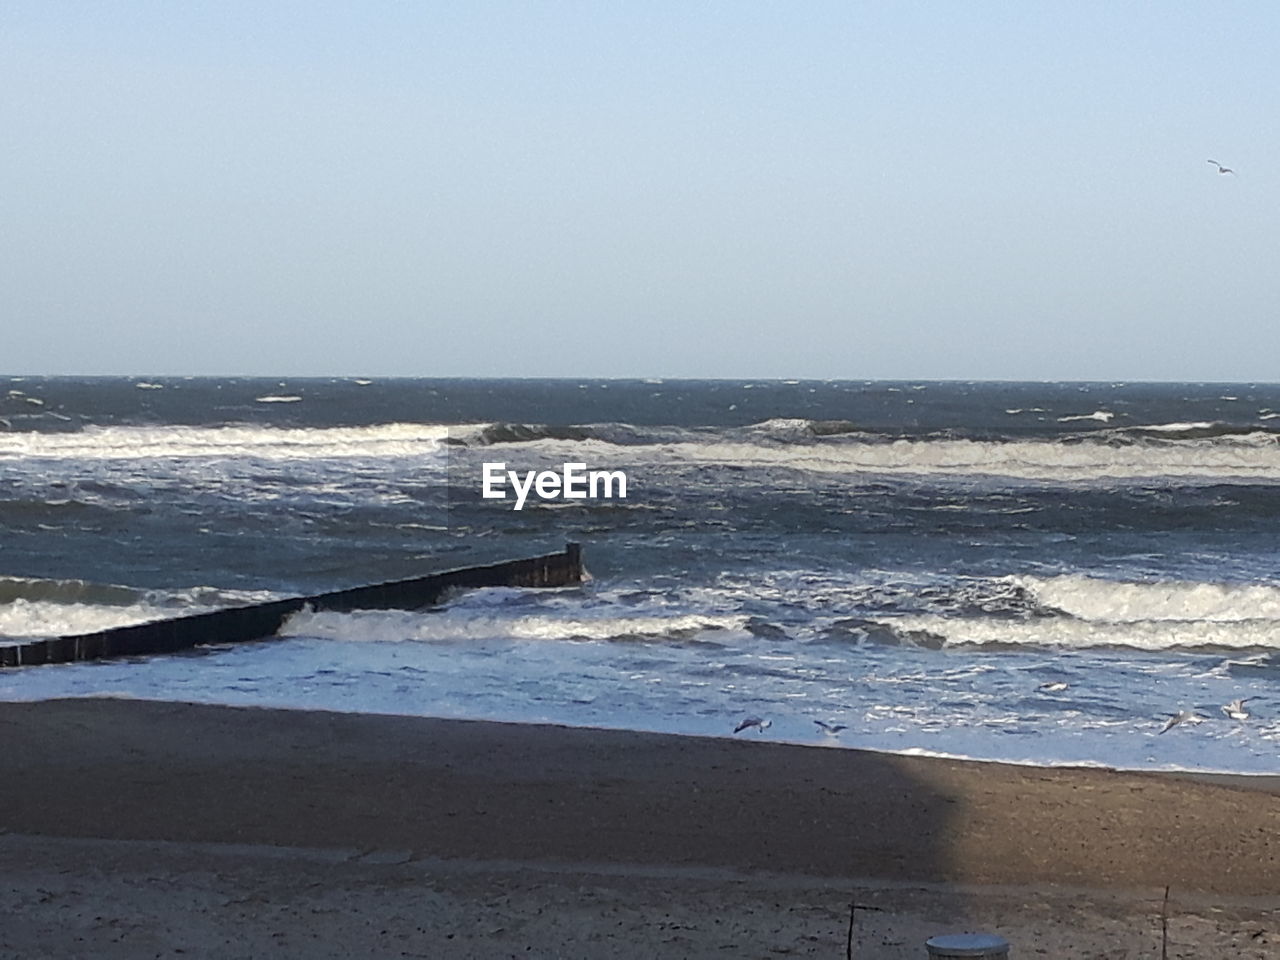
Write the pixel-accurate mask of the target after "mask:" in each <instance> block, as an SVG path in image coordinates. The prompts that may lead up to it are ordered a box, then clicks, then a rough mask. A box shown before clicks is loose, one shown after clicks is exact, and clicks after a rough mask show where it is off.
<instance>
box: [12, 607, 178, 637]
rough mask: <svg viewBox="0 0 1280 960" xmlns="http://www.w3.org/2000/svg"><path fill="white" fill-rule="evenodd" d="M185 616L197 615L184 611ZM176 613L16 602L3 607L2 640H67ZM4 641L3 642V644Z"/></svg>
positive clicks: (146, 608)
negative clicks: (51, 638) (73, 636)
mask: <svg viewBox="0 0 1280 960" xmlns="http://www.w3.org/2000/svg"><path fill="white" fill-rule="evenodd" d="M180 612H182V613H186V612H195V611H180ZM174 615H175V611H174V610H172V609H167V608H165V607H158V606H154V605H152V604H148V603H137V604H130V605H129V606H105V605H99V604H86V603H53V602H49V601H47V600H21V599H19V600H14V601H13V602H12V603H6V604H0V637H8V638H11V639H15V640H16V639H18V638H30V637H64V636H72V635H75V634H80V633H95V632H97V631H98V630H109V629H111V628H112V627H124V626H128V625H129V624H133V623H146V622H147V621H149V620H164V619H166V618H168V617H172V616H174ZM2 642H3V641H0V643H2Z"/></svg>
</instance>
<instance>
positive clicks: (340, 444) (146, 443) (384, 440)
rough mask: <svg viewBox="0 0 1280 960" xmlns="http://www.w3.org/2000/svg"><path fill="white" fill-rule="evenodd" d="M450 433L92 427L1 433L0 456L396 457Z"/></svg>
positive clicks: (399, 427) (427, 429) (383, 427)
mask: <svg viewBox="0 0 1280 960" xmlns="http://www.w3.org/2000/svg"><path fill="white" fill-rule="evenodd" d="M448 434H449V427H448V426H445V425H440V424H419V423H388V424H379V425H377V426H371V427H327V428H294V429H290V428H280V427H258V426H250V425H236V426H220V427H182V426H156V427H90V428H88V429H86V430H83V431H80V432H78V433H5V434H0V457H20V458H30V459H39V460H142V459H158V458H170V457H256V458H259V459H264V460H300V459H305V460H319V459H335V458H341V457H366V456H375V457H396V456H415V455H421V454H425V453H431V452H434V451H435V450H437V449H438V448H439V446H440V443H441V441H442V440H444V439H445V438H446V437H447V436H448Z"/></svg>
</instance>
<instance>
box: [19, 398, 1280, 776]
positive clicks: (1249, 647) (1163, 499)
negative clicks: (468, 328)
mask: <svg viewBox="0 0 1280 960" xmlns="http://www.w3.org/2000/svg"><path fill="white" fill-rule="evenodd" d="M486 464H488V465H489V466H486ZM497 464H501V467H499V466H495V465H497ZM565 464H578V465H579V467H578V468H575V469H580V470H585V471H603V472H609V473H611V474H612V473H620V474H621V475H622V477H623V479H624V480H625V496H622V495H621V493H622V488H621V484H619V483H616V482H615V483H613V484H612V488H611V489H609V490H606V489H605V488H604V487H603V485H602V487H601V489H600V490H597V493H598V494H599V495H597V496H595V497H589V496H588V497H581V498H574V499H565V498H563V497H548V498H546V499H544V498H542V497H540V496H537V495H533V494H531V495H530V496H529V498H528V499H527V500H526V501H525V502H524V503H523V505H522V507H521V509H518V510H517V509H515V506H516V504H515V500H514V498H513V497H510V496H509V497H506V498H500V497H497V496H489V497H485V496H484V495H483V494H484V492H485V481H484V477H485V475H486V471H490V472H494V473H495V475H501V476H504V477H505V476H507V474H506V471H514V472H515V473H516V475H517V477H521V476H526V475H528V473H529V472H531V471H537V472H546V473H549V474H561V475H562V474H563V469H564V465H565ZM499 471H500V473H498V472H499ZM615 480H616V477H615ZM547 490H548V491H550V492H551V493H554V484H551V485H549V486H548V487H547ZM489 492H490V493H494V492H495V488H494V487H492V486H491V487H490V489H489ZM605 493H611V494H612V495H610V496H605V495H604V494H605ZM0 536H2V538H3V539H2V541H0V542H2V546H0V643H13V642H18V641H22V640H26V639H29V638H33V637H44V636H57V635H64V634H73V633H86V632H91V631H95V630H100V629H103V628H106V627H110V626H116V625H122V624H126V623H134V622H142V621H148V620H155V619H160V618H166V617H176V616H182V615H184V614H189V613H196V612H203V611H206V610H213V609H219V608H222V607H227V606H235V605H242V604H246V603H253V602H258V601H263V600H269V599H273V598H277V597H286V596H296V595H300V594H312V593H319V592H323V591H328V590H335V589H340V588H343V587H349V586H356V585H360V584H365V583H374V582H379V581H385V580H392V579H398V578H402V577H413V576H420V575H423V574H426V573H431V572H436V571H440V570H447V569H453V568H457V567H463V566H469V565H472V564H479V563H490V562H495V561H498V560H505V559H514V558H519V557H526V556H536V555H540V554H545V553H552V552H556V551H558V550H561V549H562V548H563V547H564V544H565V543H566V542H577V543H581V544H582V549H583V556H584V560H585V563H586V566H587V568H588V570H589V571H590V574H591V579H590V580H589V582H587V583H584V584H583V585H581V586H575V587H570V588H561V589H542V590H537V589H510V588H501V589H480V590H473V591H469V592H461V593H457V594H455V595H452V596H450V597H449V598H447V600H446V602H444V603H443V604H442V605H441V606H439V607H437V608H431V609H426V610H421V611H399V610H367V611H356V612H352V613H332V612H323V611H320V612H317V611H314V610H311V609H306V610H304V611H302V612H301V613H299V614H297V615H295V616H294V617H292V618H291V619H290V620H289V621H288V622H287V623H286V625H285V627H284V628H283V629H282V630H281V632H280V634H279V635H278V636H277V637H274V638H271V639H268V640H263V641H259V642H253V643H246V644H235V645H215V646H210V647H204V648H200V649H197V650H194V651H191V652H190V653H183V654H176V655H165V656H153V657H139V658H130V659H123V660H109V661H99V662H92V663H79V664H67V665H50V666H29V667H18V668H11V669H4V670H0V699H4V700H10V701H29V700H42V699H48V698H56V697H84V696H106V697H123V698H144V699H161V700H177V701H189V702H199V703H218V704H234V705H242V706H246V705H247V706H263V707H284V708H294V709H303V710H335V711H350V712H361V713H383V714H401V715H415V716H431V717H457V718H471V719H484V720H500V721H509V722H517V723H552V724H565V725H572V726H587V727H607V728H621V729H631V730H649V731H659V732H668V733H676V734H691V735H705V736H715V737H738V738H752V739H756V740H761V739H763V740H776V741H783V742H791V743H802V744H813V745H819V746H824V747H829V748H832V749H843V748H861V749H870V750H876V751H888V752H892V753H899V754H917V755H929V756H947V757H958V758H971V759H976V760H989V761H1007V762H1013V763H1023V764H1036V765H1045V766H1055V765H1089V766H1102V767H1113V768H1121V769H1131V770H1184V771H1205V772H1228V773H1237V774H1278V773H1280V385H1277V384H1253V383H1247V384H1246V383H1018V382H951V381H947V382H935V381H900V382H889V381H860V380H785V381H784V380H665V379H657V378H654V379H643V380H642V379H635V380H599V379H564V380H518V379H517V380H495V379H488V380H476V379H382V378H375V377H367V378H356V377H351V378H326V379H294V378H284V379H281V378H273V379H253V378H191V377H146V378H140V377H129V378H125V377H118V378H68V377H0ZM1232 701H1243V702H1242V703H1239V704H1236V705H1235V708H1236V709H1233V710H1228V709H1226V708H1227V706H1228V705H1229V704H1231V703H1232ZM1231 713H1234V714H1235V716H1231V715H1229V714H1231ZM1179 716H1181V717H1183V719H1182V721H1181V722H1178V723H1175V724H1173V725H1172V726H1170V721H1171V720H1172V719H1174V718H1176V717H1179ZM748 718H757V719H758V720H759V721H760V722H759V723H756V724H753V725H750V726H747V727H746V728H745V729H743V730H741V731H740V732H737V733H735V729H736V728H738V727H739V726H740V725H741V724H742V723H743V722H744V721H745V720H747V719H748Z"/></svg>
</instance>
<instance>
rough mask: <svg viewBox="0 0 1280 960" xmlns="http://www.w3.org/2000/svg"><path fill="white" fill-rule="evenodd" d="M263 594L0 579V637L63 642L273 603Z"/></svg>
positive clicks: (271, 597) (204, 588) (273, 596)
mask: <svg viewBox="0 0 1280 960" xmlns="http://www.w3.org/2000/svg"><path fill="white" fill-rule="evenodd" d="M279 596H280V595H279V594H277V593H273V592H271V591H267V590H234V589H221V588H218V587H208V586H195V587H187V588H181V589H175V590H146V589H142V588H137V587H127V586H122V585H119V584H109V583H92V582H89V581H85V580H40V579H26V578H22V577H0V637H8V638H11V639H16V638H33V637H65V636H74V635H76V634H81V633H95V632H97V631H99V630H109V629H112V628H113V627H124V626H129V625H131V624H135V623H149V622H152V621H155V620H168V619H171V618H174V617H182V616H189V615H191V614H196V613H205V612H208V611H210V610H218V609H223V608H226V607H234V606H244V605H247V604H252V603H264V602H266V601H268V600H275V599H278V598H279Z"/></svg>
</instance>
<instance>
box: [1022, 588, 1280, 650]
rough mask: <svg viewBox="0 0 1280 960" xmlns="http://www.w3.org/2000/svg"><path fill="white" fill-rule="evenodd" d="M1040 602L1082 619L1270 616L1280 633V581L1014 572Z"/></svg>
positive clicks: (1244, 618)
mask: <svg viewBox="0 0 1280 960" xmlns="http://www.w3.org/2000/svg"><path fill="white" fill-rule="evenodd" d="M1008 582H1009V583H1011V584H1013V585H1015V586H1017V587H1019V588H1021V589H1023V590H1025V591H1027V593H1029V594H1030V595H1031V596H1032V597H1033V598H1034V600H1035V602H1036V603H1038V604H1040V605H1042V606H1044V607H1047V608H1052V609H1054V610H1058V611H1061V612H1062V613H1065V614H1068V615H1070V616H1072V617H1075V618H1077V619H1080V620H1088V621H1094V622H1102V623H1114V624H1128V623H1140V622H1144V621H1158V622H1163V621H1186V622H1189V621H1196V622H1210V623H1243V622H1262V621H1269V622H1271V623H1272V624H1273V627H1274V628H1275V629H1276V631H1277V635H1278V636H1280V586H1271V585H1267V584H1232V583H1205V582H1197V581H1152V582H1149V583H1135V582H1125V581H1113V580H1103V579H1100V578H1096V577H1087V576H1083V575H1078V574H1073V575H1065V576H1059V577H1047V578H1039V577H1029V576H1017V577H1011V578H1009V580H1008Z"/></svg>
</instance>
